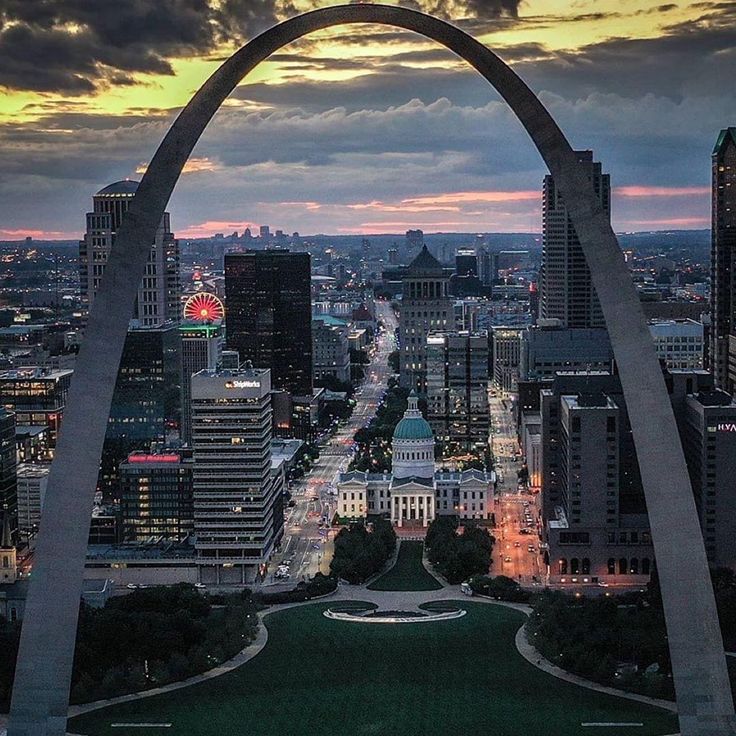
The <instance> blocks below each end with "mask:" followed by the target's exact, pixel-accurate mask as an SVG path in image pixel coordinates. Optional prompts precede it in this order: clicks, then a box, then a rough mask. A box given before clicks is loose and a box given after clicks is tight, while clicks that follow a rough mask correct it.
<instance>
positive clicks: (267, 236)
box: [258, 225, 271, 242]
mask: <svg viewBox="0 0 736 736" xmlns="http://www.w3.org/2000/svg"><path fill="white" fill-rule="evenodd" d="M258 234H259V235H260V237H261V240H263V241H266V242H267V241H269V240H271V228H270V227H269V226H268V225H261V226H260V228H258Z"/></svg>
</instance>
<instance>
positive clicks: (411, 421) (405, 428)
mask: <svg viewBox="0 0 736 736" xmlns="http://www.w3.org/2000/svg"><path fill="white" fill-rule="evenodd" d="M394 439H395V440H433V439H434V433H433V432H432V427H430V426H429V422H427V420H426V419H424V418H423V417H421V416H419V417H404V418H403V419H402V420H401V421H400V422H399V423H398V424H397V425H396V429H395V430H394Z"/></svg>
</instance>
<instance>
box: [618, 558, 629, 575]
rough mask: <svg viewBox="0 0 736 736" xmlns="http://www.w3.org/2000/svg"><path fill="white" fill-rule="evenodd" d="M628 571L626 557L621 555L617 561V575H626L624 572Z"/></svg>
mask: <svg viewBox="0 0 736 736" xmlns="http://www.w3.org/2000/svg"><path fill="white" fill-rule="evenodd" d="M628 571H629V568H628V565H627V564H626V558H625V557H622V558H621V559H620V560H619V561H618V574H619V575H626V573H627V572H628Z"/></svg>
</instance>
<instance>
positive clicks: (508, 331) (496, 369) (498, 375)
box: [491, 327, 523, 391]
mask: <svg viewBox="0 0 736 736" xmlns="http://www.w3.org/2000/svg"><path fill="white" fill-rule="evenodd" d="M522 331H523V328H522V327H494V328H493V330H492V332H491V344H492V349H493V361H492V362H493V382H494V383H495V384H496V386H497V387H498V388H499V389H501V391H516V390H517V388H518V386H519V370H520V365H521V333H522Z"/></svg>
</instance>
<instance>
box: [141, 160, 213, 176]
mask: <svg viewBox="0 0 736 736" xmlns="http://www.w3.org/2000/svg"><path fill="white" fill-rule="evenodd" d="M221 168H222V167H221V166H220V164H218V163H217V162H216V161H212V160H211V159H209V158H207V157H206V156H203V157H201V158H197V157H196V156H195V157H193V158H190V159H189V160H188V161H187V162H186V163H185V164H184V168H183V169H182V172H181V173H182V174H197V173H199V172H200V171H219V170H220V169H221ZM146 169H148V161H142V162H141V163H140V164H138V166H137V167H136V170H135V173H136V174H145V173H146Z"/></svg>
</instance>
